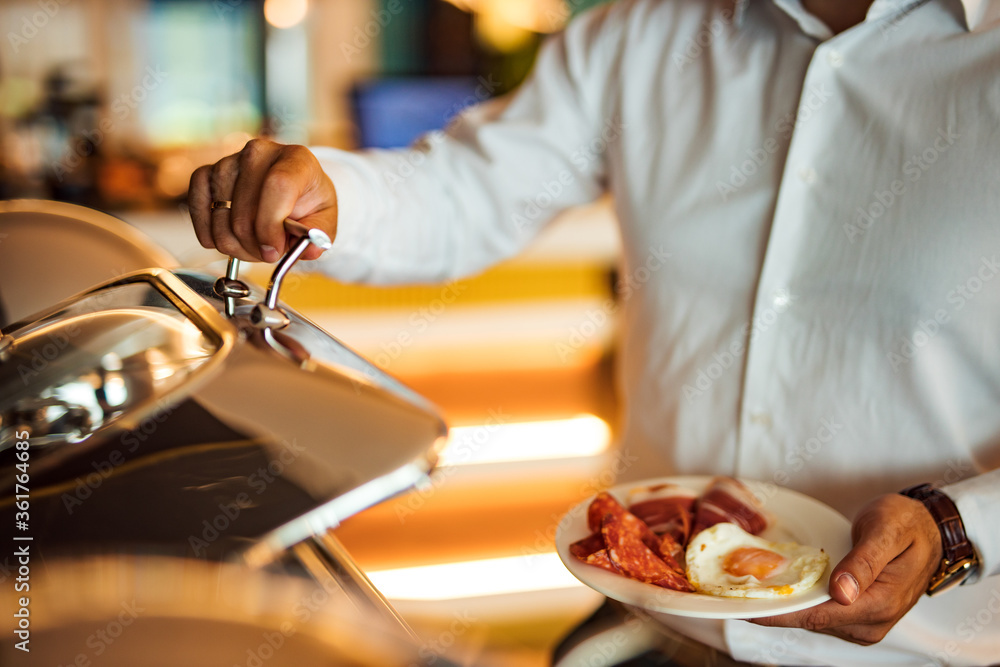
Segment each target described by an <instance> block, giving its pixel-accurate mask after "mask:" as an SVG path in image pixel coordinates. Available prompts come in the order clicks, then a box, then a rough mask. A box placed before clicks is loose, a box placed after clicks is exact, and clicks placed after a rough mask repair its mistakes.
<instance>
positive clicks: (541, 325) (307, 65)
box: [0, 0, 619, 665]
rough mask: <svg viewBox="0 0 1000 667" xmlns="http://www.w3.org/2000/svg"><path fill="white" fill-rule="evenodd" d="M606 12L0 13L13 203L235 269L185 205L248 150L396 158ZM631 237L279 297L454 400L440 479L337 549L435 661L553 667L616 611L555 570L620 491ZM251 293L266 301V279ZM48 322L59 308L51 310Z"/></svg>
mask: <svg viewBox="0 0 1000 667" xmlns="http://www.w3.org/2000/svg"><path fill="white" fill-rule="evenodd" d="M594 4H596V0H451V1H450V2H446V1H445V0H4V2H3V3H2V4H0V35H2V37H3V42H4V43H3V46H2V47H0V198H3V199H10V198H39V199H56V200H60V201H67V202H73V203H78V204H82V205H85V206H89V207H92V208H96V209H99V210H102V211H106V212H109V213H112V214H113V215H116V216H118V217H120V218H122V219H124V220H126V221H127V222H130V223H131V224H133V225H135V226H136V227H138V228H139V229H141V230H142V231H144V232H146V233H147V234H149V235H150V236H151V237H152V238H153V239H154V240H155V241H157V242H158V243H160V244H161V245H163V246H164V247H165V248H166V249H167V250H169V251H170V252H171V253H172V254H173V255H174V256H175V257H177V258H178V259H179V260H180V262H181V264H182V265H184V266H188V267H199V268H203V269H205V270H207V271H210V272H215V273H219V274H221V271H222V269H223V267H224V258H222V257H221V256H220V255H219V254H218V253H216V252H214V251H206V250H204V249H202V248H201V247H200V246H199V245H198V243H197V241H196V240H195V238H194V235H193V233H192V232H191V229H190V221H189V218H188V217H187V212H186V210H185V207H184V204H183V201H184V198H185V196H186V190H187V185H188V179H189V178H190V175H191V172H192V171H193V170H194V169H195V168H196V167H198V166H200V165H202V164H207V163H211V162H214V161H216V160H218V159H219V158H221V157H223V156H225V155H228V154H230V153H233V152H236V151H238V150H240V149H241V148H242V147H243V145H244V144H245V143H246V141H247V140H248V139H250V138H251V137H254V136H258V135H266V136H270V137H272V138H274V139H275V140H277V141H282V142H288V143H300V144H306V145H329V146H335V147H339V148H348V149H355V148H367V147H397V146H405V145H408V144H409V143H410V142H412V141H413V140H414V139H415V138H416V137H418V136H419V135H420V134H421V133H423V132H426V131H429V130H433V129H438V128H441V127H444V126H445V124H446V123H447V122H448V120H449V119H450V118H451V117H452V116H454V115H455V114H456V113H458V112H459V111H460V110H461V109H462V108H464V107H466V106H468V105H470V104H474V103H476V102H478V101H481V100H484V99H487V98H489V97H493V96H496V95H502V94H504V93H507V92H509V91H512V90H514V89H515V88H516V87H517V86H518V84H519V83H520V82H521V81H522V79H523V78H524V76H525V75H526V74H527V72H528V71H529V70H530V68H531V65H532V62H533V60H534V57H535V54H536V51H537V49H538V47H539V45H540V43H541V42H542V41H543V39H544V38H545V36H546V34H549V33H552V32H555V31H558V30H560V29H561V28H562V27H563V26H564V25H565V24H566V22H567V21H568V20H570V18H571V17H572V16H573V15H575V14H577V13H579V12H581V11H585V10H586V9H587V8H588V7H589V6H592V5H594ZM618 255H619V240H618V235H617V230H616V227H615V224H614V220H613V218H612V216H611V213H610V207H609V205H608V203H607V202H600V203H598V204H595V205H593V206H589V207H586V208H585V209H580V210H574V211H570V212H567V213H566V214H563V215H561V216H560V217H559V218H558V219H557V220H556V221H555V222H554V223H553V224H552V225H551V226H550V228H549V229H548V230H547V231H546V232H545V233H544V234H543V235H542V236H541V237H540V238H539V239H538V240H537V242H536V243H534V244H533V245H532V246H531V247H530V248H529V249H528V251H527V252H526V253H525V254H523V255H522V256H520V257H518V258H516V259H514V260H511V261H509V262H507V263H505V264H503V265H501V266H498V267H496V268H494V269H491V270H490V271H487V272H486V273H484V274H482V275H479V276H475V277H471V278H469V279H466V280H462V281H458V282H456V283H452V284H449V285H444V286H442V285H417V286H407V287H397V288H370V287H362V286H354V285H342V284H338V283H336V282H334V281H332V280H330V279H329V278H326V277H325V276H322V275H319V274H315V273H312V272H310V271H309V270H308V267H304V270H302V271H300V273H299V275H298V277H297V278H296V279H295V280H294V281H292V282H291V283H290V284H288V285H287V286H286V288H285V291H284V292H283V295H282V296H283V298H284V299H285V300H286V301H287V302H288V303H289V304H290V305H292V306H293V307H296V308H298V309H299V310H300V311H302V312H303V313H304V314H306V315H307V316H309V317H311V318H312V319H314V320H315V321H316V322H317V323H319V324H320V325H321V326H322V327H324V328H325V329H326V330H327V331H329V332H330V333H332V334H333V335H334V336H336V337H338V338H340V339H341V340H343V341H344V342H346V343H347V344H349V345H351V346H352V347H354V348H355V349H357V350H358V351H360V352H361V353H362V354H364V355H366V356H367V357H369V358H370V359H371V360H373V361H374V362H375V363H376V364H378V365H379V366H381V367H382V368H384V369H385V370H387V371H388V372H390V373H392V374H394V375H396V376H397V377H399V378H401V379H402V380H403V381H404V382H406V383H407V384H409V385H411V386H412V387H414V388H415V389H416V390H417V391H419V392H421V393H422V394H424V395H426V396H428V397H429V398H430V399H432V400H433V401H435V402H436V403H437V404H438V405H439V406H440V407H441V409H442V411H443V412H444V413H445V415H446V417H447V419H448V421H449V423H450V424H451V425H452V426H453V427H454V429H453V436H452V441H451V444H450V445H449V447H448V449H447V450H446V453H445V461H444V463H445V465H444V467H442V468H441V470H440V471H439V472H438V473H437V474H436V475H435V479H434V484H433V485H429V486H428V487H427V488H423V489H419V490H418V491H416V492H414V493H413V494H411V495H409V496H406V497H404V498H400V499H398V500H395V501H391V502H389V503H385V504H383V505H380V506H378V507H375V508H373V509H371V510H369V511H367V512H365V513H363V514H361V515H359V516H357V517H354V518H352V519H350V520H348V521H347V522H346V523H345V524H344V525H343V526H342V527H341V528H340V529H338V531H337V535H338V537H340V539H341V540H342V541H343V542H344V544H345V545H346V546H347V548H348V550H349V551H350V553H351V554H352V555H353V556H354V557H355V559H356V560H357V561H358V562H359V564H360V565H361V566H362V568H364V569H365V570H366V571H367V572H368V573H369V574H370V576H371V578H372V579H373V581H374V582H375V584H376V585H377V586H378V587H379V588H380V589H381V590H382V591H383V593H385V594H386V595H387V596H388V597H389V598H390V599H391V600H392V601H393V603H394V604H395V605H396V606H397V607H398V608H399V609H400V611H401V613H403V615H404V616H405V617H406V618H407V619H408V620H409V621H410V622H411V623H412V624H413V625H414V626H415V627H416V628H417V629H418V631H421V632H423V633H424V634H425V636H439V637H441V636H446V635H443V634H442V633H444V632H445V630H443V629H442V628H444V629H447V628H449V627H451V628H454V622H455V614H456V613H458V612H459V611H462V612H464V613H465V615H466V616H465V618H472V619H475V620H474V622H470V624H467V625H463V626H462V627H463V630H462V632H461V633H460V636H458V637H456V636H453V635H454V632H450V634H449V635H447V636H451V641H452V642H453V643H454V646H451V645H449V646H440V647H437V648H436V649H435V651H437V652H439V653H441V654H447V655H449V657H452V658H453V659H455V660H457V661H459V662H460V663H462V664H477V665H488V664H498V665H501V664H502V665H519V664H524V665H536V664H537V665H541V664H547V660H546V658H545V656H546V655H547V653H548V651H549V649H550V648H551V646H552V644H553V643H554V642H555V641H556V640H557V639H558V638H559V637H560V636H561V635H562V634H564V633H565V632H566V631H567V630H568V629H569V628H571V627H572V626H573V625H574V624H575V623H576V622H577V621H579V620H580V619H581V618H583V617H585V616H586V615H587V614H588V613H589V612H590V610H592V609H593V608H594V607H596V605H597V604H598V602H599V600H600V596H599V595H598V594H596V593H595V592H593V591H591V590H589V589H586V588H584V587H583V586H582V585H581V584H579V583H577V582H576V581H575V580H574V579H573V578H572V577H571V576H570V575H569V574H568V573H567V572H566V571H565V570H564V568H563V567H562V565H561V564H560V563H559V561H558V558H557V557H556V556H555V553H554V547H553V539H554V535H555V528H556V524H557V523H558V520H559V518H560V517H561V516H562V515H563V514H564V513H565V512H566V511H567V510H569V509H570V508H571V507H572V506H573V505H575V504H576V503H578V502H580V501H581V500H583V499H584V498H585V497H587V496H588V495H590V494H592V493H594V492H595V491H596V490H598V489H599V488H602V487H604V486H607V485H609V484H610V483H612V482H613V479H614V478H613V476H612V475H611V472H612V471H613V470H615V469H616V468H617V467H619V466H618V463H619V462H616V460H615V452H614V446H613V443H614V440H615V432H616V424H615V415H616V413H617V406H616V402H617V401H616V395H615V390H614V382H613V366H614V357H613V354H612V349H613V341H614V337H615V319H616V313H617V309H618V306H617V302H616V300H615V299H616V294H615V290H614V285H615V284H616V265H617V260H618ZM249 273H250V276H251V279H254V280H256V281H257V282H259V283H264V284H266V281H267V279H268V275H269V273H268V269H267V268H266V267H263V266H256V267H254V268H252V269H251V270H250V272H249ZM43 305H47V304H43Z"/></svg>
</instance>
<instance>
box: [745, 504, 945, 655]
mask: <svg viewBox="0 0 1000 667" xmlns="http://www.w3.org/2000/svg"><path fill="white" fill-rule="evenodd" d="M851 536H852V539H853V540H854V548H853V549H852V550H851V552H850V553H848V554H847V556H845V557H844V560H842V561H840V563H839V564H837V566H836V567H835V568H834V569H833V574H832V576H831V577H830V596H831V597H832V598H833V600H829V601H827V602H824V603H822V604H820V605H817V606H815V607H812V608H810V609H805V610H803V611H799V612H795V613H792V614H784V615H782V616H772V617H769V618H758V619H755V620H753V621H752V622H753V623H757V624H759V625H769V626H779V627H794V628H805V629H807V630H813V631H815V632H823V633H826V634H829V635H834V636H835V637H840V638H841V639H846V640H847V641H850V642H854V643H856V644H863V645H869V644H874V643H876V642H878V641H881V640H882V638H883V637H885V635H886V633H888V632H889V630H890V629H892V626H894V625H895V624H896V622H897V621H898V620H899V619H900V618H902V617H903V615H904V614H905V613H906V612H907V611H909V610H910V607H912V606H913V605H914V604H916V602H917V600H919V599H920V596H921V595H923V594H924V591H926V590H927V585H928V583H929V582H930V579H931V575H933V574H934V573H935V572H936V571H937V569H938V566H939V565H940V564H941V557H942V549H941V533H940V532H939V531H938V528H937V524H936V523H935V522H934V519H933V517H931V513H930V512H929V511H927V509H926V508H925V507H924V505H923V503H921V502H920V501H918V500H914V499H912V498H907V497H906V496H901V495H898V494H890V495H886V496H881V497H879V498H876V499H875V500H874V501H872V502H871V503H869V504H868V505H867V506H866V507H865V508H864V509H862V510H861V512H860V513H859V514H858V516H857V518H855V520H854V526H853V529H852V531H851Z"/></svg>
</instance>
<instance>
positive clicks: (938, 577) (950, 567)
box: [927, 556, 979, 596]
mask: <svg viewBox="0 0 1000 667" xmlns="http://www.w3.org/2000/svg"><path fill="white" fill-rule="evenodd" d="M978 568H979V561H977V560H976V557H975V556H970V557H969V558H963V559H962V560H960V561H957V562H955V563H949V562H948V561H944V562H943V563H942V564H941V569H940V570H939V571H938V573H937V574H935V575H934V576H933V577H931V582H930V585H928V586H927V595H930V596H934V595H940V594H941V593H944V592H945V591H950V590H951V589H952V588H954V587H955V586H958V585H959V584H961V583H962V582H964V581H965V580H966V579H968V578H969V577H970V576H972V575H973V574H974V573H975V572H976V570H977V569H978Z"/></svg>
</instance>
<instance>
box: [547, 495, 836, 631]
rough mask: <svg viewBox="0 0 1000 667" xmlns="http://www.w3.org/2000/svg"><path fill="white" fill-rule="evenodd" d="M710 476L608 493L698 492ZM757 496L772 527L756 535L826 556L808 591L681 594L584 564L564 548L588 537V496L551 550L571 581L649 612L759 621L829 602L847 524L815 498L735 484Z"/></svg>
mask: <svg viewBox="0 0 1000 667" xmlns="http://www.w3.org/2000/svg"><path fill="white" fill-rule="evenodd" d="M712 479H713V477H708V476H705V477H661V478H659V479H651V480H646V481H642V482H631V483H629V484H622V485H619V486H616V487H614V488H612V489H608V492H609V493H610V494H611V495H613V496H614V497H615V498H617V499H618V500H619V502H621V503H622V504H624V503H625V500H626V498H627V497H628V492H629V491H630V490H631V489H634V488H636V487H640V486H651V485H654V484H678V485H680V486H684V487H687V488H689V489H691V490H692V491H695V492H697V493H699V494H700V493H701V492H702V491H704V490H705V488H706V487H707V486H708V484H709V483H710V482H711V481H712ZM741 481H743V483H744V484H746V485H747V486H748V487H750V489H751V490H752V491H754V492H755V493H756V494H757V497H758V498H760V499H761V500H762V501H763V503H764V509H765V511H766V512H767V513H768V514H770V515H771V518H772V519H773V525H772V526H770V527H769V528H768V529H767V530H766V531H765V532H764V533H763V535H762V537H764V538H765V539H769V540H771V541H775V542H788V541H795V542H798V543H800V544H806V545H809V546H813V547H820V548H821V549H823V550H824V551H826V553H827V554H829V555H830V565H829V566H828V567H827V568H826V572H824V573H823V577H822V578H821V579H820V580H819V582H817V584H816V585H815V586H813V587H812V588H811V589H809V590H808V591H806V592H804V593H801V594H799V595H795V596H792V597H787V598H782V599H775V600H757V599H748V598H724V597H715V596H713V595H706V594H703V593H682V592H680V591H672V590H669V589H666V588H661V587H660V586H654V585H652V584H645V583H643V582H641V581H636V580H634V579H629V578H627V577H625V576H623V575H620V574H616V573H614V572H608V571H607V570H602V569H601V568H599V567H595V566H593V565H587V564H586V563H583V562H581V561H579V560H577V559H576V558H574V557H573V556H572V554H570V552H569V545H570V544H572V543H573V542H576V541H577V540H580V539H583V538H584V537H587V535H589V534H590V529H589V528H588V527H587V508H588V507H589V506H590V503H591V501H592V500H593V497H590V498H588V499H587V500H585V501H584V502H582V503H580V504H579V505H577V506H576V507H574V508H573V509H572V510H570V512H569V513H568V514H567V515H566V516H564V517H563V518H562V520H561V521H560V522H559V528H558V530H557V532H556V549H557V550H558V552H559V558H561V559H562V562H563V563H564V564H565V565H566V567H567V568H568V569H569V571H570V572H572V573H573V576H575V577H576V578H577V579H579V580H580V581H582V582H583V583H585V584H586V585H588V586H590V587H591V588H593V589H594V590H596V591H598V592H600V593H603V594H604V595H607V596H608V597H609V598H612V599H615V600H618V601H619V602H624V603H626V604H629V605H633V606H636V607H642V608H643V609H647V610H650V611H657V612H663V613H666V614H674V615H677V616H692V617H697V618H760V617H762V616H775V615H777V614H787V613H789V612H793V611H798V610H800V609H806V608H808V607H812V606H814V605H817V604H819V603H821V602H824V601H826V600H829V599H830V595H829V593H828V590H829V588H830V570H831V569H832V568H833V566H834V565H836V564H837V563H838V562H840V560H841V559H842V558H843V557H844V556H846V555H847V553H848V552H849V551H850V550H851V522H850V521H848V520H847V519H846V518H845V517H844V515H842V514H841V513H840V512H838V511H836V510H835V509H833V508H832V507H830V506H828V505H825V504H823V503H821V502H819V501H818V500H815V499H813V498H810V497H809V496H805V495H803V494H801V493H798V492H796V491H791V490H789V489H785V488H783V487H780V486H775V485H774V484H764V483H762V482H753V481H748V480H741Z"/></svg>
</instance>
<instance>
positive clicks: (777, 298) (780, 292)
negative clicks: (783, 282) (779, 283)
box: [771, 287, 792, 310]
mask: <svg viewBox="0 0 1000 667" xmlns="http://www.w3.org/2000/svg"><path fill="white" fill-rule="evenodd" d="M791 302H792V294H791V292H789V291H788V290H787V289H785V288H784V287H780V288H778V289H776V290H774V292H772V293H771V303H772V304H773V305H774V307H775V308H777V309H779V310H784V309H785V308H787V307H788V304H790V303H791Z"/></svg>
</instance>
